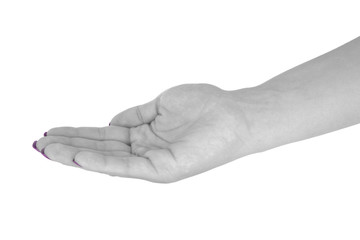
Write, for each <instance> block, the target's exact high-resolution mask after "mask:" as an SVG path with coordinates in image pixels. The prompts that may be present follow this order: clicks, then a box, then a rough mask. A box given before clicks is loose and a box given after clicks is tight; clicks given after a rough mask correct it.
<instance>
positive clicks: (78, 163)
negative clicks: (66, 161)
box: [72, 158, 82, 168]
mask: <svg viewBox="0 0 360 240" xmlns="http://www.w3.org/2000/svg"><path fill="white" fill-rule="evenodd" d="M72 161H73V163H75V164H76V165H77V166H79V167H81V168H82V166H81V165H80V164H79V163H77V162H76V161H75V158H74V159H73V160H72Z"/></svg>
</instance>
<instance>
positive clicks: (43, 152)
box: [41, 148, 50, 159]
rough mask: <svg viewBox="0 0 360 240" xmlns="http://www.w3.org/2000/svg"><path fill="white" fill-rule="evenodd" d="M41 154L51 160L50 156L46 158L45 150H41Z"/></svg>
mask: <svg viewBox="0 0 360 240" xmlns="http://www.w3.org/2000/svg"><path fill="white" fill-rule="evenodd" d="M41 154H42V155H43V156H44V157H46V158H47V159H50V158H49V157H48V156H46V154H45V148H43V149H42V150H41Z"/></svg>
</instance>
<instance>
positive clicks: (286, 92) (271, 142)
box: [233, 38, 360, 150]
mask: <svg viewBox="0 0 360 240" xmlns="http://www.w3.org/2000/svg"><path fill="white" fill-rule="evenodd" d="M233 94H235V95H237V96H238V97H239V98H240V99H242V100H244V98H245V97H248V98H249V99H250V100H249V101H243V102H246V103H245V105H243V108H244V109H246V110H245V113H246V115H247V118H248V122H249V130H250V132H251V134H252V135H253V139H255V141H254V144H255V145H256V147H258V148H259V150H266V149H269V148H273V147H276V146H280V145H283V144H287V143H290V142H295V141H300V140H303V139H307V138H311V137H315V136H318V135H321V134H325V133H328V132H331V131H335V130H338V129H341V128H345V127H348V126H351V125H354V124H358V123H360V38H357V39H355V40H353V41H351V42H349V43H347V44H345V45H343V46H341V47H339V48H337V49H335V50H333V51H331V52H329V53H327V54H324V55H322V56H320V57H318V58H315V59H313V60H311V61H309V62H306V63H304V64H301V65H299V66H297V67H295V68H293V69H291V70H289V71H286V72H284V73H282V74H280V75H278V76H276V77H274V78H273V79H271V80H269V81H268V82H265V83H264V84H262V85H260V86H257V87H255V88H251V89H244V90H239V91H234V92H233Z"/></svg>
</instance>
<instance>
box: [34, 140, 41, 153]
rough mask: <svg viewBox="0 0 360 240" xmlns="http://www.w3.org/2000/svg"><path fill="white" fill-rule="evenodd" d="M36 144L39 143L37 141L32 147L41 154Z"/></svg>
mask: <svg viewBox="0 0 360 240" xmlns="http://www.w3.org/2000/svg"><path fill="white" fill-rule="evenodd" d="M36 143H37V141H34V142H33V144H32V147H33V148H34V149H35V150H36V151H38V152H40V151H39V149H37V147H36Z"/></svg>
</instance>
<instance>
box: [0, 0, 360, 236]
mask: <svg viewBox="0 0 360 240" xmlns="http://www.w3.org/2000/svg"><path fill="white" fill-rule="evenodd" d="M357 3H358V1H344V0H341V1H304V0H302V1H279V0H273V1H265V0H264V1H224V0H222V1H210V0H207V1H196V0H191V1H187V0H186V1H184V0H182V1H169V0H168V1H89V0H87V1H79V0H71V1H64V0H63V1H45V0H44V1H16V0H2V1H1V2H0V80H1V88H0V91H1V93H0V98H1V99H0V100H1V101H0V102H1V113H2V114H1V120H0V121H1V133H2V137H1V146H2V148H1V149H2V151H1V168H0V184H1V185H0V186H1V188H0V191H1V197H0V239H4V240H5V239H6V240H9V239H127V240H132V239H159V240H161V239H277V240H279V239H359V238H360V204H359V203H360V193H359V189H360V174H359V173H360V161H359V157H360V152H359V142H360V126H359V125H358V126H354V127H351V128H347V129H344V130H342V131H337V132H334V133H331V134H327V135H324V136H320V137H317V138H313V139H310V140H307V141H302V142H298V143H294V144H290V145H286V146H283V147H279V148H276V149H273V150H270V151H267V152H264V153H260V154H255V155H251V156H248V157H245V158H243V159H240V160H237V161H234V162H232V163H229V164H227V165H224V166H222V167H219V168H217V169H214V170H212V171H209V172H206V173H204V174H201V175H198V176H196V177H192V178H189V179H186V180H183V181H180V182H177V183H173V184H154V183H150V182H146V181H142V180H134V179H122V178H114V177H109V176H107V175H102V174H97V173H92V172H86V171H83V170H81V169H77V168H72V167H66V166H63V165H61V164H58V163H55V162H51V161H49V160H47V159H45V158H44V157H42V156H41V155H40V154H39V153H37V152H36V151H35V150H33V149H32V147H31V145H32V143H33V141H34V140H36V139H38V138H40V137H41V136H42V134H43V132H45V131H47V130H48V129H50V128H52V127H56V126H106V125H107V124H108V122H109V120H110V119H111V118H112V117H113V116H114V115H115V114H117V113H118V112H120V111H122V110H124V109H126V108H128V107H131V106H134V105H137V104H141V103H145V102H147V101H149V100H151V99H153V98H154V97H156V96H157V95H158V94H159V93H161V92H162V91H164V90H166V89H167V88H169V87H172V86H175V85H179V84H183V83H199V82H201V83H210V84H214V85H217V86H219V87H221V88H224V89H229V90H230V89H239V88H243V87H250V86H254V85H257V84H260V83H262V82H264V81H266V80H268V79H270V78H271V77H273V76H275V75H277V74H279V73H281V72H283V71H285V70H287V69H289V68H291V67H294V66H296V65H298V64H300V63H302V62H304V61H307V60H310V59H311V58H314V57H316V56H318V55H320V54H323V53H325V52H327V51H329V50H332V49H333V48H335V47H338V46H340V45H342V44H344V43H346V42H348V41H350V40H352V39H354V38H356V37H358V36H359V35H360V34H359V29H360V28H359V23H360V15H359V7H360V6H357Z"/></svg>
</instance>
